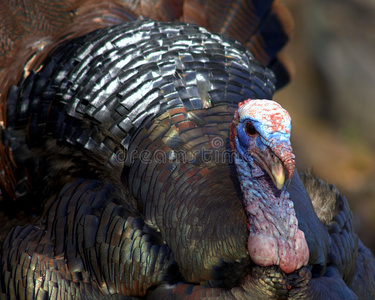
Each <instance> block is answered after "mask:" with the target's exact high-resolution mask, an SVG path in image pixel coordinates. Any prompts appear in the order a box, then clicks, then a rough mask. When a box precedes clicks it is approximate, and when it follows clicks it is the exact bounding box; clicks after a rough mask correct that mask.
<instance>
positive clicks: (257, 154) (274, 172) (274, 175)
mask: <svg viewBox="0 0 375 300" xmlns="http://www.w3.org/2000/svg"><path fill="white" fill-rule="evenodd" d="M249 153H250V155H251V156H253V157H254V158H255V159H256V161H257V162H258V164H259V165H260V166H261V167H262V169H263V170H264V171H265V172H267V174H268V175H269V176H270V177H271V179H272V182H273V184H274V185H275V187H276V188H277V189H278V190H281V189H282V187H283V186H284V183H285V168H284V164H283V162H282V161H281V160H280V159H279V158H278V157H277V156H276V155H275V154H274V153H273V152H272V151H270V150H269V151H266V152H262V151H261V150H260V149H257V150H255V151H254V150H253V151H249Z"/></svg>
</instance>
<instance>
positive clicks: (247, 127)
mask: <svg viewBox="0 0 375 300" xmlns="http://www.w3.org/2000/svg"><path fill="white" fill-rule="evenodd" d="M245 131H246V134H247V135H248V136H251V137H254V136H255V135H256V134H257V131H256V130H255V127H254V125H253V123H251V122H247V123H246V125H245Z"/></svg>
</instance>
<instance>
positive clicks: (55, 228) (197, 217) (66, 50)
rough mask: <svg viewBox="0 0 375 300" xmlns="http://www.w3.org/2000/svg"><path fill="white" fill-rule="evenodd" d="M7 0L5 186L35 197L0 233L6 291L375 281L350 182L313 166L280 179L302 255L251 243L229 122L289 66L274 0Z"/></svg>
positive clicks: (0, 274)
mask: <svg viewBox="0 0 375 300" xmlns="http://www.w3.org/2000/svg"><path fill="white" fill-rule="evenodd" d="M18 4H22V5H21V6H18ZM36 15H38V16H40V18H36V17H35V16H36ZM0 16H3V18H0V19H1V24H0V29H1V36H0V42H1V43H0V56H1V59H0V86H1V94H0V100H1V109H2V114H1V122H2V127H1V131H0V133H1V141H2V142H1V147H0V154H1V160H0V166H1V173H0V183H1V187H2V196H3V200H2V203H3V205H4V204H5V205H6V203H13V205H12V206H13V207H14V206H20V205H23V203H31V206H32V207H33V208H34V209H33V210H34V214H38V215H39V216H38V217H37V218H36V219H35V220H34V222H33V223H31V224H26V225H23V226H17V227H15V228H13V229H12V230H11V231H10V232H9V234H8V235H7V237H6V239H5V240H4V241H3V245H2V250H1V263H0V297H1V298H4V299H17V298H24V297H26V298H27V297H29V298H38V297H40V298H44V297H46V298H47V297H50V298H53V299H59V298H70V297H72V298H74V297H76V298H79V299H86V298H88V299H96V298H100V299H135V298H137V299H139V298H145V297H148V299H193V298H194V299H197V298H205V299H244V298H245V299H270V298H275V299H287V298H291V299H294V298H311V299H315V298H316V299H322V298H324V297H329V298H330V299H355V297H356V296H355V294H356V295H358V297H359V298H371V297H373V296H375V295H374V294H375V287H374V282H373V278H375V274H374V273H375V264H374V258H373V256H372V254H371V252H370V251H369V250H368V249H367V248H365V247H364V246H363V245H362V243H361V241H360V240H359V239H358V237H357V236H356V234H355V233H354V231H353V227H352V217H351V212H350V209H349V207H348V204H347V202H346V199H345V198H344V197H343V196H342V195H340V194H339V192H338V191H337V190H336V189H335V188H334V187H332V186H329V185H326V184H325V183H323V182H322V181H321V180H320V179H317V178H315V177H314V176H313V175H311V174H307V175H304V176H302V181H301V179H300V177H299V176H298V175H297V174H295V175H294V177H293V178H292V180H291V181H290V184H289V186H288V190H289V193H290V195H291V199H292V200H293V202H294V206H295V210H296V216H297V218H298V222H299V228H300V229H301V230H302V231H303V232H304V233H305V236H306V241H307V243H308V246H309V250H310V260H309V264H308V266H304V267H302V268H300V269H299V270H296V271H294V272H292V273H290V274H286V273H284V272H283V271H282V270H281V269H280V268H279V267H278V266H271V267H261V266H257V265H255V264H254V263H253V262H252V261H251V259H250V257H249V253H248V252H247V249H246V243H247V236H248V230H247V225H246V222H247V221H246V215H245V211H244V209H243V203H242V194H241V190H240V187H239V186H240V184H239V181H238V178H237V174H236V170H235V167H234V165H233V162H232V156H231V153H230V149H229V140H228V136H229V130H230V124H231V122H232V119H233V114H234V111H235V110H236V109H237V106H238V103H239V102H241V101H243V100H244V99H248V98H253V99H256V98H259V99H271V98H272V96H273V93H274V92H275V90H277V89H278V88H280V87H282V86H283V85H285V84H286V83H287V82H288V81H289V79H290V74H291V72H290V67H289V66H288V64H287V63H286V60H285V59H283V57H282V55H281V54H280V51H281V49H282V48H283V46H284V45H285V43H286V42H287V41H288V38H289V35H290V33H291V30H292V24H293V22H292V19H291V17H290V15H289V13H288V12H287V10H286V9H285V7H284V6H282V4H281V3H280V2H279V1H193V0H190V1H168V0H166V1H160V0H157V1H156V0H155V1H136V2H134V1H131V3H127V2H126V1H115V0H113V1H95V0H92V1H90V0H88V1H82V0H81V1H61V2H48V3H47V2H43V1H26V0H24V1H20V2H19V3H18V2H17V3H13V2H12V3H11V2H10V3H7V4H6V5H5V4H0ZM153 20H155V21H153ZM194 24H196V25H194ZM200 26H203V27H204V28H203V27H200ZM205 28H206V29H205ZM217 34H220V35H217ZM221 34H222V35H221ZM235 39H236V40H238V41H236V40H235ZM310 199H311V200H310ZM5 205H4V206H5ZM26 295H27V296H26Z"/></svg>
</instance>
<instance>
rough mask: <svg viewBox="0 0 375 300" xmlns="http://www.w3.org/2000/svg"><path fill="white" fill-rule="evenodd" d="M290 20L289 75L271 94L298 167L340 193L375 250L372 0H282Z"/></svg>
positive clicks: (374, 28)
mask: <svg viewBox="0 0 375 300" xmlns="http://www.w3.org/2000/svg"><path fill="white" fill-rule="evenodd" d="M283 2H284V3H285V4H286V6H287V7H288V9H289V10H290V11H291V13H292V15H293V18H294V20H295V33H294V36H293V39H292V41H291V42H290V44H289V45H288V46H287V49H286V53H287V55H288V56H289V58H291V59H292V61H293V63H294V69H295V74H294V78H293V80H292V82H291V83H290V84H289V85H288V86H287V87H285V88H284V89H282V90H281V91H280V92H278V93H277V94H276V96H275V100H276V101H278V102H279V103H281V104H282V105H283V106H284V107H285V108H286V109H287V110H288V111H289V112H290V114H291V116H292V120H293V121H292V122H293V123H292V124H293V125H292V126H293V127H292V145H293V148H294V151H295V154H296V158H297V167H298V168H299V170H300V171H301V170H305V169H306V168H312V170H313V172H314V173H315V174H316V175H318V176H319V177H321V178H322V179H323V180H325V181H327V182H329V183H332V184H334V185H335V186H336V187H337V188H338V189H339V191H340V192H341V193H342V194H344V195H345V196H346V198H347V199H348V201H349V204H350V207H351V208H352V210H353V213H354V225H355V227H356V231H357V233H358V235H359V236H360V238H361V239H362V241H363V242H364V243H365V245H367V246H368V247H369V248H371V250H372V251H373V253H375V1H374V0H304V1H299V0H284V1H283Z"/></svg>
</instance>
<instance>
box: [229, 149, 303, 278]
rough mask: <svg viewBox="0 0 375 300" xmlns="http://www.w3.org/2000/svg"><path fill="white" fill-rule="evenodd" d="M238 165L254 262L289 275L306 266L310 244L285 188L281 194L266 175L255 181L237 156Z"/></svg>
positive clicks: (249, 249) (245, 164)
mask: <svg viewBox="0 0 375 300" xmlns="http://www.w3.org/2000/svg"><path fill="white" fill-rule="evenodd" d="M235 164H236V168H237V173H238V178H239V181H240V183H241V190H242V193H243V203H244V206H245V210H246V214H247V226H248V229H249V231H250V233H249V238H248V244H247V248H248V251H249V255H250V257H251V259H252V260H253V261H254V262H255V263H256V264H258V265H260V266H270V265H278V266H280V268H281V269H282V270H283V271H284V272H285V273H290V272H293V271H294V270H296V269H299V268H300V267H301V266H303V265H306V264H307V262H308V258H309V252H308V247H307V243H306V240H305V236H304V234H303V232H302V231H301V230H299V229H298V220H297V218H296V214H295V210H294V204H293V202H292V201H291V200H290V198H289V193H288V192H287V191H286V188H285V186H284V187H283V188H282V189H281V190H278V189H277V188H276V187H275V186H274V184H273V183H272V180H271V179H270V178H269V177H268V175H266V174H265V175H262V176H259V177H253V176H252V174H251V170H250V167H249V164H248V162H246V161H244V160H243V159H240V158H239V156H238V154H237V153H236V154H235ZM255 168H258V167H257V166H255Z"/></svg>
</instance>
